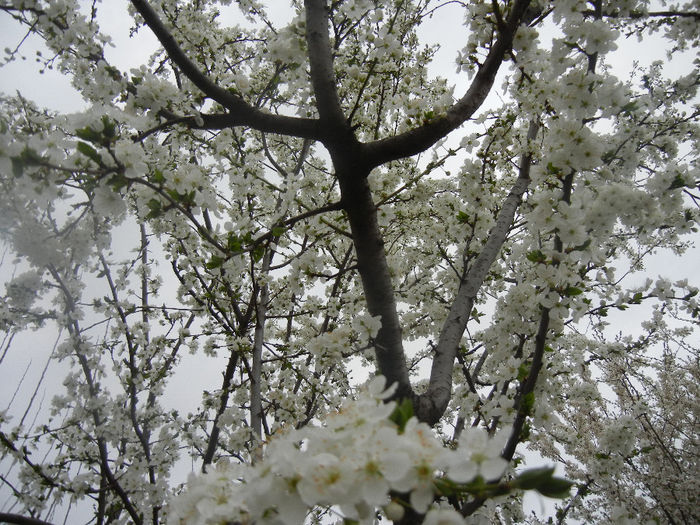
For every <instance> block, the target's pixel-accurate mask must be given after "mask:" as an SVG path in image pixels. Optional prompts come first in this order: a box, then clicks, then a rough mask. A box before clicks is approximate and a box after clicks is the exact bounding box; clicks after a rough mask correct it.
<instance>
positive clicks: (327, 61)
mask: <svg viewBox="0 0 700 525" xmlns="http://www.w3.org/2000/svg"><path fill="white" fill-rule="evenodd" d="M304 6H305V7H306V44H307V46H308V54H309V67H310V69H311V84H312V85H313V88H314V95H315V96H316V108H317V109H318V114H319V116H320V119H321V121H322V122H324V124H326V125H330V126H331V127H343V128H349V126H348V125H347V123H346V119H345V116H344V115H343V110H342V108H341V107H340V98H339V97H338V90H337V88H336V86H337V83H336V79H335V73H334V72H333V56H332V55H331V44H330V39H329V37H328V8H327V7H326V1H325V0H304Z"/></svg>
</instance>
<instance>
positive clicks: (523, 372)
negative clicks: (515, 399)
mask: <svg viewBox="0 0 700 525" xmlns="http://www.w3.org/2000/svg"><path fill="white" fill-rule="evenodd" d="M529 373H530V367H529V366H527V363H521V364H520V366H519V367H518V381H520V382H521V383H522V382H523V381H524V380H525V378H526V377H527V376H528V374H529Z"/></svg>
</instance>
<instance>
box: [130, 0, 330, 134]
mask: <svg viewBox="0 0 700 525" xmlns="http://www.w3.org/2000/svg"><path fill="white" fill-rule="evenodd" d="M131 4H132V5H133V6H134V8H135V9H136V10H137V11H138V12H139V14H140V15H141V16H142V17H143V19H144V22H145V23H146V25H147V26H148V27H149V28H150V29H151V31H152V32H153V34H154V35H155V36H156V38H157V39H158V40H159V41H160V43H161V45H162V46H163V48H164V49H165V51H166V52H167V53H168V56H169V57H170V59H171V60H172V61H173V62H174V63H175V64H176V65H177V66H178V67H179V68H180V70H181V71H182V73H183V74H184V75H185V76H186V77H187V78H189V79H190V80H191V81H192V82H193V83H194V85H195V86H197V87H198V88H199V89H200V90H201V91H202V92H203V93H204V94H205V95H207V96H208V97H210V98H212V99H213V100H215V101H216V102H218V103H219V104H221V105H222V106H224V107H225V108H226V109H227V110H229V111H230V113H229V114H228V115H225V116H224V115H215V116H213V117H216V118H215V119H214V120H215V121H218V122H219V124H218V125H219V126H223V124H224V123H225V124H226V126H225V127H232V126H250V127H251V128H253V129H257V130H259V131H268V132H272V133H280V134H282V135H294V136H297V137H304V138H314V139H318V138H319V133H318V131H319V128H318V125H317V124H318V122H317V121H316V120H313V119H303V118H298V117H287V116H283V115H274V114H272V113H265V112H263V111H260V110H259V109H257V108H255V107H253V106H251V105H250V104H248V103H247V102H246V101H245V100H243V99H242V98H241V97H239V96H238V95H235V94H233V93H231V92H230V91H228V90H226V89H224V88H222V87H221V86H218V85H217V84H215V83H214V82H212V80H211V79H210V78H209V77H208V76H206V75H205V74H204V73H202V71H200V70H199V68H198V67H197V65H196V64H195V63H194V62H192V61H191V60H190V59H189V57H188V56H187V55H186V54H185V52H184V51H183V50H182V48H181V47H180V46H179V44H178V43H177V42H176V40H175V37H174V36H173V35H172V33H171V32H170V30H169V29H168V28H166V27H165V25H164V24H163V22H162V21H161V20H160V18H159V17H158V14H157V13H156V12H155V10H154V9H153V8H152V7H151V6H150V5H149V4H148V2H147V1H146V0H131ZM222 121H223V122H222Z"/></svg>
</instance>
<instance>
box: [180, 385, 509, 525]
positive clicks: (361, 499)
mask: <svg viewBox="0 0 700 525" xmlns="http://www.w3.org/2000/svg"><path fill="white" fill-rule="evenodd" d="M384 384H385V380H384V378H383V377H382V376H379V377H377V378H376V379H374V380H372V381H371V382H370V384H369V386H368V388H367V390H366V391H364V392H362V393H361V394H360V395H359V396H358V398H357V399H356V400H348V401H346V402H345V403H344V404H343V406H342V407H341V409H340V411H339V412H338V413H336V414H334V415H332V416H330V417H328V418H327V420H326V424H325V425H324V426H308V427H304V428H302V429H298V430H293V431H290V432H286V433H284V432H282V433H281V435H276V436H275V437H274V439H271V440H270V441H269V443H268V444H267V445H266V448H265V456H264V459H263V460H262V461H260V462H258V463H257V464H254V465H231V464H228V463H227V462H225V461H219V462H218V463H217V465H216V467H215V468H214V469H212V470H210V471H209V472H207V473H205V474H202V475H194V474H193V475H191V477H190V479H189V482H188V486H187V489H186V490H185V491H184V492H183V493H182V494H180V495H179V496H177V497H175V498H174V500H173V501H172V502H171V505H170V509H169V523H171V524H184V523H187V524H202V525H204V524H214V523H222V522H230V521H234V522H240V523H253V522H255V523H258V524H286V525H298V524H299V523H303V522H304V519H305V518H306V516H307V514H308V513H309V511H310V510H311V509H313V508H315V507H331V506H332V507H333V511H334V512H337V513H338V514H339V515H340V516H342V517H344V518H349V519H352V520H357V521H359V522H360V523H373V522H374V519H375V512H376V511H375V509H378V508H379V509H382V511H383V513H384V515H385V516H386V517H387V518H389V519H393V520H396V519H400V518H401V516H402V515H403V514H404V512H405V510H404V507H407V506H409V505H410V507H412V508H413V509H414V510H415V511H417V512H419V513H421V514H422V513H427V515H426V522H433V521H435V522H436V523H437V522H439V523H463V519H462V518H461V516H460V515H459V514H458V513H456V512H454V511H452V512H449V513H448V514H446V513H445V509H439V508H431V505H432V504H433V502H434V500H435V499H436V495H438V492H439V489H438V485H439V483H440V481H447V480H449V482H451V483H453V484H461V483H467V482H469V481H472V480H474V479H475V478H477V476H481V477H483V478H485V479H492V478H496V477H499V476H500V475H502V474H503V471H504V470H505V468H506V466H507V462H506V461H505V460H504V459H502V458H501V457H500V451H501V448H502V445H503V443H502V442H501V440H499V439H498V438H493V439H490V438H489V437H488V435H487V433H486V431H484V430H481V429H476V428H472V429H469V430H468V431H465V432H464V433H463V434H462V436H461V437H460V440H459V442H458V443H457V446H456V447H455V448H446V447H444V446H443V444H442V442H441V441H440V440H439V439H438V438H437V437H436V436H435V434H434V433H433V431H432V429H431V428H430V427H429V426H428V425H426V424H425V423H420V422H418V421H417V420H416V419H415V418H414V417H411V418H410V419H408V420H407V421H406V422H405V424H404V425H400V424H397V423H396V422H395V421H394V420H395V419H396V418H392V417H390V416H391V415H392V413H394V411H395V410H396V403H395V402H393V401H392V402H384V401H383V400H385V399H386V398H387V397H390V396H391V394H392V393H393V389H392V388H390V389H388V390H384ZM402 427H403V428H402ZM436 482H437V483H436ZM392 494H393V495H396V494H402V495H407V496H406V498H405V499H406V500H401V499H399V498H397V497H394V498H393V499H392ZM446 520H447V521H446Z"/></svg>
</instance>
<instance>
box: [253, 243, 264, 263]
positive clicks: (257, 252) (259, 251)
mask: <svg viewBox="0 0 700 525" xmlns="http://www.w3.org/2000/svg"><path fill="white" fill-rule="evenodd" d="M251 254H252V255H253V260H254V261H255V262H259V261H260V259H262V258H263V255H265V246H263V245H262V244H258V245H257V246H256V247H255V248H253V251H252V252H251Z"/></svg>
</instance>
